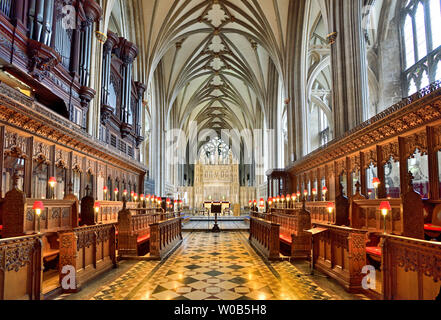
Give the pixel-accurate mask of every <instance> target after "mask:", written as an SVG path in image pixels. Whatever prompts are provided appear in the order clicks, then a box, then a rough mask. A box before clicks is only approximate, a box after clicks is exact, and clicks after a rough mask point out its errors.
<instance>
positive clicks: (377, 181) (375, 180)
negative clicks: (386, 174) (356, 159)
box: [372, 177, 381, 186]
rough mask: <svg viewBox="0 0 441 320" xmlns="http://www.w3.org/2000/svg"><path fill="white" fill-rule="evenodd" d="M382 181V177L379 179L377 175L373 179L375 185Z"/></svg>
mask: <svg viewBox="0 0 441 320" xmlns="http://www.w3.org/2000/svg"><path fill="white" fill-rule="evenodd" d="M380 183H381V182H380V179H378V178H377V177H375V178H374V179H372V184H373V185H374V186H375V185H379V184H380Z"/></svg>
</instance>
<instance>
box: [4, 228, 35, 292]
mask: <svg viewBox="0 0 441 320" xmlns="http://www.w3.org/2000/svg"><path fill="white" fill-rule="evenodd" d="M41 266H42V243H41V236H38V235H34V236H27V237H19V238H9V239H3V240H0V300H40V299H41V296H40V292H41V286H42V269H41Z"/></svg>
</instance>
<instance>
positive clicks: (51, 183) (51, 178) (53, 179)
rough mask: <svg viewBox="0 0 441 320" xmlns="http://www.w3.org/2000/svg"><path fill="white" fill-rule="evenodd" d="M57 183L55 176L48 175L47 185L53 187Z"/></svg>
mask: <svg viewBox="0 0 441 320" xmlns="http://www.w3.org/2000/svg"><path fill="white" fill-rule="evenodd" d="M56 184H57V179H56V178H55V177H50V178H49V185H50V186H51V187H54V186H55V185H56Z"/></svg>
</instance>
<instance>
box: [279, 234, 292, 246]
mask: <svg viewBox="0 0 441 320" xmlns="http://www.w3.org/2000/svg"><path fill="white" fill-rule="evenodd" d="M280 240H282V241H283V242H286V243H289V244H291V243H292V238H291V237H290V236H288V235H286V234H280Z"/></svg>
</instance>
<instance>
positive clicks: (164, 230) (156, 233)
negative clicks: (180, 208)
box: [150, 217, 182, 260]
mask: <svg viewBox="0 0 441 320" xmlns="http://www.w3.org/2000/svg"><path fill="white" fill-rule="evenodd" d="M150 234H151V237H150V257H151V258H152V259H157V260H162V259H164V258H166V257H167V256H168V254H169V253H170V252H171V251H172V250H173V249H174V248H176V247H177V246H179V245H180V244H181V242H182V221H181V218H180V217H178V218H171V219H167V220H162V221H158V222H155V223H152V224H151V225H150Z"/></svg>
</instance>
